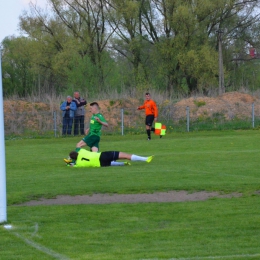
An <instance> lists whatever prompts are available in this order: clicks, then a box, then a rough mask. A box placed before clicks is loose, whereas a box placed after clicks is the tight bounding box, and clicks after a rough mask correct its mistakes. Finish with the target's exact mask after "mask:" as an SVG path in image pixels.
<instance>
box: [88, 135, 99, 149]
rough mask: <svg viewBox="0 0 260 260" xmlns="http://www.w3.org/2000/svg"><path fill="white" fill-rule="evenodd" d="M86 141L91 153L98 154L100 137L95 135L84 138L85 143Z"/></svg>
mask: <svg viewBox="0 0 260 260" xmlns="http://www.w3.org/2000/svg"><path fill="white" fill-rule="evenodd" d="M86 141H87V144H88V146H89V147H90V150H91V151H92V152H98V150H99V141H100V137H99V136H97V135H90V136H88V137H87V138H85V142H86Z"/></svg>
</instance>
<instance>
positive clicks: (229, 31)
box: [2, 0, 260, 97]
mask: <svg viewBox="0 0 260 260" xmlns="http://www.w3.org/2000/svg"><path fill="white" fill-rule="evenodd" d="M49 4H50V6H49V7H50V9H48V8H47V9H46V11H44V10H38V9H37V5H35V6H34V5H33V6H32V12H31V13H24V14H23V15H22V16H21V17H20V29H21V30H22V32H24V33H26V34H27V35H28V37H27V38H23V37H17V38H9V39H6V40H5V41H4V42H3V43H2V45H3V48H4V52H3V84H4V93H5V95H12V94H18V95H19V96H23V97H24V96H26V95H28V94H30V95H31V94H35V93H36V94H41V93H58V94H60V93H62V94H63V93H64V92H67V91H69V92H71V91H73V90H74V89H75V88H76V89H77V90H80V91H86V90H87V91H88V93H89V94H90V95H93V94H94V93H96V92H99V93H104V92H108V91H111V90H113V91H116V92H121V91H122V90H127V91H128V92H129V93H131V94H133V93H135V92H136V91H137V92H144V91H146V90H147V89H149V90H151V89H156V90H159V91H165V92H167V94H168V95H169V96H178V95H185V96H186V95H191V94H193V93H197V92H200V93H206V94H207V93H212V91H213V92H214V91H216V89H217V87H218V74H219V71H218V66H219V65H218V59H219V57H218V36H217V33H216V31H217V30H218V29H223V28H225V30H224V33H223V37H222V42H221V44H222V49H223V60H224V74H225V88H226V90H227V91H230V90H238V89H239V88H240V87H243V88H246V89H249V90H257V89H258V88H259V86H260V84H259V83H260V77H259V76H258V75H259V73H258V70H259V63H258V62H257V59H251V58H250V57H249V55H248V48H249V46H248V43H251V44H252V46H250V47H255V48H258V46H260V45H259V44H260V42H259V37H258V35H259V21H258V20H257V14H255V12H253V11H252V10H254V9H255V8H256V6H257V1H250V2H249V3H248V2H243V1H242V2H239V3H237V2H236V1H228V0H220V1H211V0H197V1H180V0H176V1H168V0H167V1H159V2H158V3H157V2H154V1H147V0H145V1H132V0H124V1H122V0H112V1H110V2H109V5H104V3H103V1H101V0H98V1H97V2H95V1H83V2H80V1H78V0H75V1H74V2H73V5H70V4H69V2H66V1H65V2H64V1H60V0H58V1H56V0H50V3H49ZM247 12H248V14H250V15H248V14H247ZM158 13H159V14H160V15H158ZM250 59H251V60H250ZM249 60H250V61H249ZM245 61H246V62H245ZM248 61H249V62H248Z"/></svg>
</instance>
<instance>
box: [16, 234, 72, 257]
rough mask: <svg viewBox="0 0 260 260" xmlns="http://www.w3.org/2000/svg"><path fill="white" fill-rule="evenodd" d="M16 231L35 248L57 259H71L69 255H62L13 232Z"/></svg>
mask: <svg viewBox="0 0 260 260" xmlns="http://www.w3.org/2000/svg"><path fill="white" fill-rule="evenodd" d="M12 233H14V235H15V236H17V237H18V238H20V239H22V240H23V241H24V242H25V243H26V244H28V245H29V246H32V247H34V248H35V249H37V250H39V251H41V252H43V253H45V254H47V255H50V256H52V257H54V258H56V259H60V260H69V258H68V257H67V256H64V255H61V254H59V253H56V252H54V251H53V250H51V249H49V248H47V247H44V246H41V245H39V244H37V243H35V242H33V241H31V240H29V239H27V238H25V237H23V236H22V235H20V234H18V233H16V232H12Z"/></svg>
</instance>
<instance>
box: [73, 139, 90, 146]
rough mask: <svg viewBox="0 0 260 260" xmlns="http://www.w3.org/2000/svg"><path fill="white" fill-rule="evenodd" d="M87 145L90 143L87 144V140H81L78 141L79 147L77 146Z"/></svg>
mask: <svg viewBox="0 0 260 260" xmlns="http://www.w3.org/2000/svg"><path fill="white" fill-rule="evenodd" d="M86 145H88V144H87V143H86V142H85V141H83V140H80V141H79V142H78V143H77V145H76V147H77V148H82V147H84V146H86Z"/></svg>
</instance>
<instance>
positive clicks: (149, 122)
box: [145, 115, 154, 126]
mask: <svg viewBox="0 0 260 260" xmlns="http://www.w3.org/2000/svg"><path fill="white" fill-rule="evenodd" d="M153 120H154V115H148V116H146V118H145V125H149V126H152V125H153Z"/></svg>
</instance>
